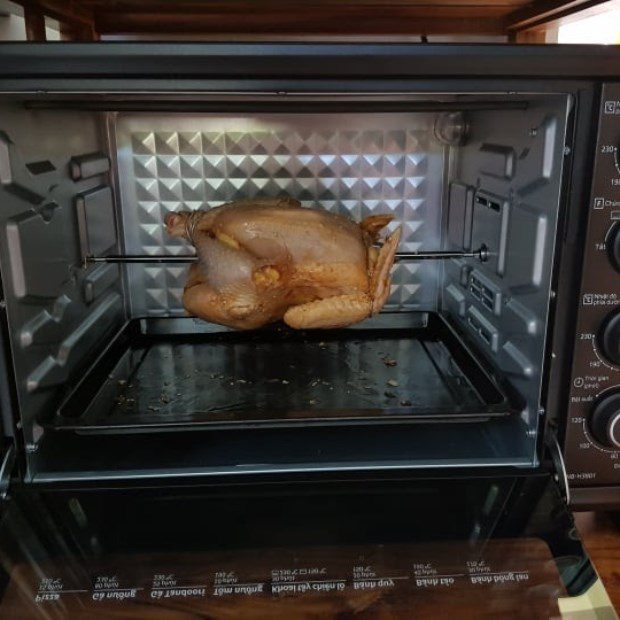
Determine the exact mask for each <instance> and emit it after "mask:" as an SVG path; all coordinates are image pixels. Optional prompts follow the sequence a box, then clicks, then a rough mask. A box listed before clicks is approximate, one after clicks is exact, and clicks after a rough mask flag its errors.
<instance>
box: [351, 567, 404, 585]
mask: <svg viewBox="0 0 620 620" xmlns="http://www.w3.org/2000/svg"><path fill="white" fill-rule="evenodd" d="M352 572H353V589H354V590H374V589H376V588H393V587H395V586H396V583H397V582H398V581H401V580H407V579H409V577H408V576H407V575H398V576H396V575H391V576H389V577H388V576H385V575H379V574H377V572H376V571H375V569H374V568H373V567H372V566H363V565H362V566H354V567H353V571H352Z"/></svg>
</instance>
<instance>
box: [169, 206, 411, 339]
mask: <svg viewBox="0 0 620 620" xmlns="http://www.w3.org/2000/svg"><path fill="white" fill-rule="evenodd" d="M391 219H392V216H391V215H372V216H370V217H367V218H366V219H364V220H363V221H362V222H361V223H359V224H358V223H356V222H353V221H352V220H350V219H348V218H346V217H343V216H341V215H335V214H333V213H329V212H328V211H325V210H322V209H308V208H304V207H302V206H301V204H300V203H299V202H297V201H296V200H293V199H290V198H279V199H270V200H247V201H240V202H232V203H229V204H225V205H222V206H221V207H216V208H214V209H209V210H207V211H201V210H198V211H182V212H180V213H169V214H168V215H167V216H166V218H165V224H166V228H167V231H168V233H169V234H170V235H172V236H175V237H182V238H184V239H187V240H188V241H189V242H191V243H192V244H193V245H194V246H195V247H196V252H197V255H198V262H197V263H195V264H193V265H192V266H191V267H190V270H189V274H188V279H187V283H186V285H185V291H184V293H183V305H184V306H185V309H186V310H187V311H188V312H189V313H190V314H192V315H195V316H197V317H200V318H202V319H205V320H207V321H211V322H213V323H219V324H221V325H226V326H229V327H233V328H237V329H254V328H257V327H260V326H262V325H265V324H267V323H271V322H273V321H277V320H280V319H283V320H284V322H285V323H287V324H288V325H290V326H291V327H293V328H296V329H309V328H331V327H345V326H347V325H352V324H353V323H358V322H359V321H363V320H364V319H366V318H367V317H370V316H372V315H374V314H377V313H378V312H379V311H380V310H381V308H382V307H383V305H384V304H385V301H386V299H387V297H388V294H389V291H390V270H391V268H392V264H393V263H394V256H395V253H396V248H397V246H398V242H399V239H400V228H399V229H397V230H396V231H395V232H394V233H392V234H391V235H390V236H389V237H388V238H387V239H386V240H385V242H384V243H383V244H382V245H381V247H376V245H375V244H377V243H378V241H379V234H380V232H381V230H382V229H383V228H384V227H385V226H386V225H387V224H388V223H389V222H390V221H391Z"/></svg>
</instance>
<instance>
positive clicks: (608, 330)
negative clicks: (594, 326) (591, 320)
mask: <svg viewBox="0 0 620 620" xmlns="http://www.w3.org/2000/svg"><path fill="white" fill-rule="evenodd" d="M596 340H597V343H598V345H599V348H600V350H601V352H602V353H603V355H604V356H605V357H606V358H607V359H608V360H609V361H610V362H611V363H612V364H617V365H620V311H618V310H616V311H615V312H612V313H611V314H610V315H608V317H607V318H606V319H605V321H604V322H603V324H602V325H601V329H600V330H599V333H598V336H597V339H596Z"/></svg>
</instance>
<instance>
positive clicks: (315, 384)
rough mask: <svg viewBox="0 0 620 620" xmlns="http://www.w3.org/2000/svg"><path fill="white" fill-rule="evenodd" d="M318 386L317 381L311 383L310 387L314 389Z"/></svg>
mask: <svg viewBox="0 0 620 620" xmlns="http://www.w3.org/2000/svg"><path fill="white" fill-rule="evenodd" d="M318 384H319V382H318V381H313V382H312V383H311V384H310V387H316V386H317V385H318Z"/></svg>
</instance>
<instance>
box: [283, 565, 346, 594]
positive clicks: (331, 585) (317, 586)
mask: <svg viewBox="0 0 620 620" xmlns="http://www.w3.org/2000/svg"><path fill="white" fill-rule="evenodd" d="M326 575H327V568H325V567H324V566H308V567H303V566H302V567H299V568H275V569H272V571H271V592H272V594H302V593H304V592H342V591H343V590H344V589H345V587H346V579H330V578H328V577H326Z"/></svg>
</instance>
